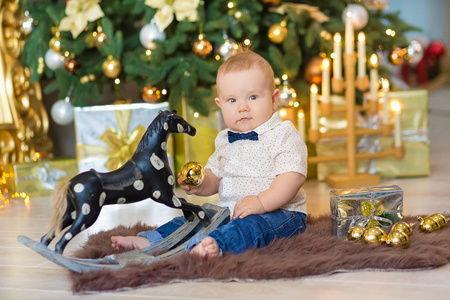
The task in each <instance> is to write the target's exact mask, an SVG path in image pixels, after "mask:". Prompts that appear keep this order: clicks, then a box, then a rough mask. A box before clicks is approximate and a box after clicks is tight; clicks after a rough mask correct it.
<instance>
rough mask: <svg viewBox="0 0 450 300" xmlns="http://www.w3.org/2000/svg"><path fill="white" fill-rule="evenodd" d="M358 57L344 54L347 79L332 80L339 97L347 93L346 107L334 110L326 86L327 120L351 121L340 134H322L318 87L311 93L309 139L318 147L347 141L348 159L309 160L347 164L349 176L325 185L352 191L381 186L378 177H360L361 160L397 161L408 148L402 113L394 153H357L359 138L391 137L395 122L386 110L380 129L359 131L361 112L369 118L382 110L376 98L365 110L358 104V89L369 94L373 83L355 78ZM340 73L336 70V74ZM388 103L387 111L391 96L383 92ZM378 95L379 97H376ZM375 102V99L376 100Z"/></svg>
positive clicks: (323, 100) (332, 177)
mask: <svg viewBox="0 0 450 300" xmlns="http://www.w3.org/2000/svg"><path fill="white" fill-rule="evenodd" d="M355 58H356V57H355V54H354V53H353V52H352V51H349V53H344V71H345V78H342V77H340V76H339V77H338V78H334V77H333V78H332V80H331V89H332V91H333V92H335V93H340V92H342V91H344V90H345V101H346V105H345V106H342V107H333V104H332V102H331V101H329V98H328V99H326V95H325V96H324V94H326V91H325V93H324V91H323V86H322V97H321V99H320V100H321V101H320V106H319V108H320V112H321V114H322V115H323V116H329V115H331V114H333V113H337V112H345V113H346V118H347V128H346V129H344V130H340V131H330V132H320V130H319V128H318V126H317V109H318V107H317V96H318V95H317V94H315V93H314V92H316V93H317V87H315V90H314V86H313V87H312V91H311V127H310V128H309V132H308V136H309V141H310V142H311V143H314V144H315V143H317V142H318V141H320V140H321V139H323V138H331V137H343V136H345V137H346V140H347V141H346V143H347V145H346V154H344V155H331V156H313V157H309V159H308V162H309V163H322V162H335V161H346V162H347V173H346V174H328V175H327V176H326V177H325V181H326V182H327V183H328V184H329V185H331V186H332V187H335V188H342V187H352V186H364V185H376V184H379V183H380V177H379V176H378V175H376V174H368V173H357V167H356V162H357V160H360V159H376V158H380V157H388V156H393V157H395V158H397V159H401V158H402V157H403V155H404V148H403V145H402V143H401V135H400V122H399V120H400V118H399V111H397V112H396V115H395V119H396V122H395V145H394V147H393V148H392V149H391V150H383V151H380V152H377V153H368V152H366V153H361V152H357V148H356V144H357V136H362V135H378V134H382V135H384V136H390V135H391V134H392V131H393V125H392V122H389V120H388V119H387V111H385V110H383V113H384V116H385V118H384V119H383V122H382V124H381V126H380V128H374V129H371V128H356V126H355V123H356V113H357V112H358V111H365V112H366V113H367V114H370V115H373V114H377V113H378V110H379V105H378V97H377V96H373V93H372V96H371V97H370V100H369V101H368V102H366V103H363V104H362V105H361V106H356V104H355V94H356V88H358V90H360V91H366V90H367V89H368V86H369V80H368V78H367V76H366V75H365V76H360V75H361V73H360V72H358V76H356V74H355V67H356V59H355ZM335 71H336V70H335ZM383 92H384V93H383V95H384V97H383V98H384V103H383V106H384V107H387V106H386V105H387V101H388V97H387V95H388V94H387V93H388V89H386V88H384V89H383ZM375 95H376V93H375ZM374 98H375V99H374Z"/></svg>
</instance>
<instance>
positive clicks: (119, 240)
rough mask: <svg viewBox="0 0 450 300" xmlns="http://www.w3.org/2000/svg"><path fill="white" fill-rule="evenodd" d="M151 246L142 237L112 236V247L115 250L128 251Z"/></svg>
mask: <svg viewBox="0 0 450 300" xmlns="http://www.w3.org/2000/svg"><path fill="white" fill-rule="evenodd" d="M149 246H150V242H149V240H148V239H146V238H145V237H141V236H112V237H111V247H113V248H114V249H115V250H120V249H121V248H122V249H123V248H124V249H126V250H134V249H144V248H147V247H149Z"/></svg>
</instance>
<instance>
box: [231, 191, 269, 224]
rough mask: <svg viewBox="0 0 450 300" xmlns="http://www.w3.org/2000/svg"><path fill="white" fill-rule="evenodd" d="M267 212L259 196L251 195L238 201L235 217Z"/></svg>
mask: <svg viewBox="0 0 450 300" xmlns="http://www.w3.org/2000/svg"><path fill="white" fill-rule="evenodd" d="M264 213H266V210H265V208H264V206H262V204H261V201H259V198H258V196H255V195H249V196H246V197H244V199H242V200H241V201H239V202H237V203H236V205H235V206H234V213H233V219H237V218H241V219H243V218H245V217H247V216H249V215H261V214H264Z"/></svg>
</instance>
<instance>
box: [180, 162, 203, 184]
mask: <svg viewBox="0 0 450 300" xmlns="http://www.w3.org/2000/svg"><path fill="white" fill-rule="evenodd" d="M180 179H181V181H183V182H184V183H185V184H187V185H190V186H199V185H200V184H202V182H203V180H204V179H205V170H204V169H203V166H202V165H201V164H199V163H198V162H195V161H190V162H188V163H185V164H184V165H183V166H182V167H181V170H180Z"/></svg>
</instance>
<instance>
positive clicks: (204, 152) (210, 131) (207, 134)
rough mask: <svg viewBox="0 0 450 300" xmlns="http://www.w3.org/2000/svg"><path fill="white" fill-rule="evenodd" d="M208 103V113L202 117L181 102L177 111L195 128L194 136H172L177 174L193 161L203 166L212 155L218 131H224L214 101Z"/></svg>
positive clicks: (220, 116) (219, 113)
mask: <svg viewBox="0 0 450 300" xmlns="http://www.w3.org/2000/svg"><path fill="white" fill-rule="evenodd" d="M208 103H210V113H209V114H208V115H207V116H202V115H199V114H198V113H196V112H195V111H194V110H193V109H192V108H191V107H189V106H187V105H185V101H184V100H183V101H181V104H180V107H178V108H177V111H178V112H180V113H182V116H183V118H184V119H185V120H186V121H188V122H189V124H191V125H192V126H194V127H195V129H196V130H197V133H196V135H195V136H188V135H181V134H177V135H175V136H174V151H175V154H174V158H175V169H176V170H177V172H174V173H175V174H177V173H178V172H179V170H180V169H181V167H182V166H183V165H184V164H185V163H187V162H190V161H195V162H198V163H200V164H201V165H203V166H205V165H206V163H207V162H208V159H209V157H210V156H211V155H212V154H213V153H214V150H215V146H214V141H215V139H216V136H217V134H218V133H219V131H220V130H222V129H225V128H226V127H225V125H224V124H223V119H222V115H221V112H220V111H218V110H217V109H218V108H217V106H216V105H215V102H214V99H211V101H208Z"/></svg>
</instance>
